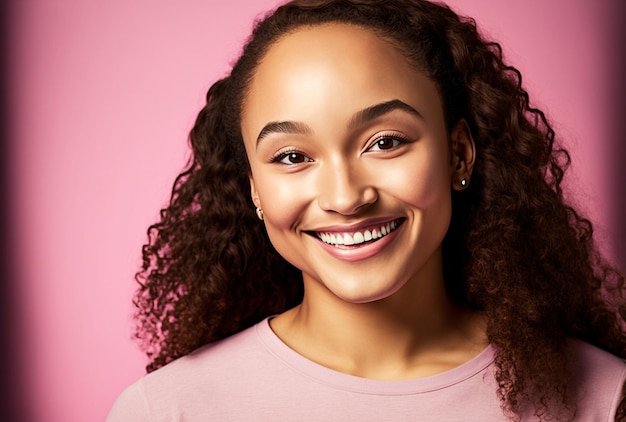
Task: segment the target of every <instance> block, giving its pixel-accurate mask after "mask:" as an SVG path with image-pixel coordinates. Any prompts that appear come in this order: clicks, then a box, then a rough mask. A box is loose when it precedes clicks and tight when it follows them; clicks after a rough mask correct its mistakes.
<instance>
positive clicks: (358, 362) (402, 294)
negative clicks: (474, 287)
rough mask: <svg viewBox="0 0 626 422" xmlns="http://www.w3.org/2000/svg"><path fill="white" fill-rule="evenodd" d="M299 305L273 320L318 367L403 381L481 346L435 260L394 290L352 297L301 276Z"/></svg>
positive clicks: (477, 325)
mask: <svg viewBox="0 0 626 422" xmlns="http://www.w3.org/2000/svg"><path fill="white" fill-rule="evenodd" d="M304 285H305V295H304V299H303V302H302V304H301V305H299V306H297V307H296V308H294V309H292V310H290V311H288V312H286V313H284V314H282V315H280V316H278V317H276V318H274V319H273V320H272V329H273V330H274V331H275V332H276V334H277V335H278V336H279V337H280V338H281V339H282V340H283V341H284V342H285V343H286V344H287V345H288V346H290V347H291V348H292V349H294V350H295V351H296V352H298V353H300V354H301V355H303V356H305V357H307V358H309V359H310V360H313V361H315V362H317V363H320V364H322V365H323V366H326V367H329V368H331V369H335V370H338V371H340V372H345V373H349V374H352V375H357V376H361V377H365V378H373V379H406V378H417V377H422V376H428V375H433V374H436V373H440V372H443V371H445V370H448V369H451V368H453V367H456V366H458V365H460V364H462V363H464V362H466V361H467V360H469V359H471V358H472V357H474V356H476V355H477V354H478V353H480V351H481V350H483V349H484V347H485V346H486V344H487V343H486V340H485V339H484V334H483V333H484V330H483V327H482V324H481V319H480V316H478V315H476V314H475V313H473V312H471V311H468V310H466V309H463V308H461V307H459V306H456V305H455V304H453V303H452V302H451V301H450V300H449V298H448V296H447V294H446V292H445V287H444V283H443V275H442V271H441V264H440V262H439V263H438V265H435V266H434V269H428V268H427V269H425V271H422V272H420V274H417V275H415V276H414V277H413V278H412V279H410V280H409V281H408V282H407V283H406V284H405V285H404V286H403V287H402V288H401V289H400V290H399V291H398V292H396V293H394V294H393V295H391V296H389V297H387V298H385V299H381V300H378V301H374V302H369V303H350V302H347V301H344V300H342V299H340V298H339V297H337V296H335V295H334V294H333V293H332V292H330V291H329V290H328V289H327V288H326V287H325V286H324V285H323V284H322V283H320V282H319V281H317V280H314V279H312V278H310V277H307V276H306V275H305V276H304Z"/></svg>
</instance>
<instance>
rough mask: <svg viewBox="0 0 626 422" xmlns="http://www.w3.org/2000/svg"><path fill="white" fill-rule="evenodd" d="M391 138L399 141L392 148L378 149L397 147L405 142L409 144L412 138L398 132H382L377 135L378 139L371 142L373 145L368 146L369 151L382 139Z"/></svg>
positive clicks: (393, 140) (381, 149)
mask: <svg viewBox="0 0 626 422" xmlns="http://www.w3.org/2000/svg"><path fill="white" fill-rule="evenodd" d="M388 140H391V141H392V142H394V143H395V142H397V144H396V145H392V146H391V147H390V148H386V149H383V148H380V149H379V150H378V151H388V150H392V149H395V148H397V147H399V146H401V145H403V144H408V143H409V142H411V140H410V139H408V138H406V137H404V136H400V135H397V134H382V135H380V136H378V137H376V139H375V140H374V142H372V143H371V145H370V146H369V147H367V151H371V150H372V148H374V147H375V146H376V145H378V144H379V143H380V142H381V141H388Z"/></svg>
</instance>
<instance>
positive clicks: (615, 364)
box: [109, 0, 626, 422]
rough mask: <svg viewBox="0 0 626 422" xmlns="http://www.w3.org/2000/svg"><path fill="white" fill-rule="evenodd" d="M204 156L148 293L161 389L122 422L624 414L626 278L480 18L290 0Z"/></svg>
mask: <svg viewBox="0 0 626 422" xmlns="http://www.w3.org/2000/svg"><path fill="white" fill-rule="evenodd" d="M191 144H192V147H193V159H192V161H191V162H190V164H189V167H188V169H187V170H186V171H185V172H183V173H182V174H181V175H180V176H179V177H178V179H177V181H176V183H175V185H174V189H173V193H172V198H171V202H170V205H169V207H168V208H167V209H165V210H163V211H162V214H161V221H160V222H158V223H157V224H155V225H153V226H151V227H150V230H149V242H148V244H147V245H145V246H144V249H143V256H144V265H143V269H142V271H141V272H140V273H139V274H138V280H139V282H140V285H141V288H140V290H139V292H138V294H137V296H136V299H135V303H136V306H137V308H138V314H137V315H138V320H139V329H138V337H139V338H140V339H141V340H143V341H144V342H145V346H146V349H147V352H148V356H149V357H150V358H151V363H150V365H149V366H148V371H149V372H150V374H148V375H147V376H146V377H144V378H142V379H141V380H139V381H138V382H137V383H135V384H134V385H132V386H131V387H129V388H128V389H127V390H126V391H125V392H124V393H123V394H122V395H121V396H120V398H119V399H118V401H117V402H116V404H115V406H114V408H113V409H112V411H111V414H110V415H109V421H111V422H113V421H129V420H132V421H140V420H146V421H148V420H149V421H178V420H185V421H206V420H298V421H301V420H348V419H350V420H360V421H367V420H376V421H378V420H446V421H451V420H458V421H460V420H489V421H492V420H548V419H551V418H552V419H558V420H581V421H596V420H598V421H599V420H602V421H607V420H620V419H621V418H623V413H622V412H623V407H624V404H623V403H624V399H623V393H622V386H623V384H624V381H625V380H626V365H625V364H624V362H623V361H622V359H620V358H624V357H625V356H626V335H625V332H624V315H625V314H626V312H624V311H625V309H624V308H625V306H624V299H623V297H624V296H623V295H624V293H625V292H624V278H623V277H622V276H621V275H620V274H619V273H618V272H617V271H616V270H615V269H613V268H612V267H610V266H609V265H608V264H606V263H605V261H604V260H603V259H602V258H601V257H600V255H599V254H598V252H597V250H596V249H595V247H594V245H593V241H592V227H591V224H590V223H589V222H588V221H587V220H585V219H583V218H582V217H580V215H579V214H578V213H577V212H576V211H575V210H574V209H573V208H572V207H571V206H569V205H568V204H567V203H566V202H565V201H564V199H563V194H562V191H561V181H562V178H563V173H564V170H565V168H566V167H567V165H568V162H569V156H568V155H567V152H566V151H564V150H563V149H560V148H558V147H556V146H555V144H554V132H553V131H552V129H551V128H550V126H549V124H548V123H547V122H546V119H545V118H544V115H543V113H542V112H541V111H539V110H536V109H534V108H532V107H530V106H529V100H528V95H527V93H526V92H525V91H524V89H523V88H522V87H521V85H520V75H519V73H518V72H517V70H516V69H514V68H512V67H509V66H507V65H506V64H505V63H503V61H502V57H501V53H500V47H499V45H497V44H495V43H490V42H487V41H485V40H483V39H482V38H481V37H480V36H479V35H478V33H477V31H476V28H475V26H474V24H473V22H472V21H471V20H468V19H463V18H459V17H458V16H457V15H455V14H454V13H453V12H451V11H450V10H449V9H448V8H446V7H444V6H440V5H435V4H432V3H429V2H427V1H424V0H384V1H381V0H296V1H293V2H291V3H288V4H286V5H284V6H282V7H280V8H278V9H277V10H276V11H275V12H274V13H273V14H271V15H269V16H268V17H267V18H266V19H265V20H263V21H262V22H260V23H259V24H258V25H257V27H256V29H255V30H254V32H253V34H252V37H251V39H250V41H249V42H248V44H247V45H246V47H245V48H244V51H243V54H242V55H241V57H240V58H239V60H238V61H237V62H236V64H235V65H234V67H233V69H232V72H231V74H230V75H229V76H228V77H226V78H224V79H222V80H220V81H218V82H216V83H215V84H214V85H213V86H212V87H211V89H210V90H209V92H208V95H207V104H206V106H205V107H204V109H203V110H202V111H201V112H200V115H199V116H198V119H197V121H196V124H195V126H194V128H193V130H192V133H191ZM174 360H175V361H174ZM172 361H174V362H172ZM620 402H621V403H622V404H620Z"/></svg>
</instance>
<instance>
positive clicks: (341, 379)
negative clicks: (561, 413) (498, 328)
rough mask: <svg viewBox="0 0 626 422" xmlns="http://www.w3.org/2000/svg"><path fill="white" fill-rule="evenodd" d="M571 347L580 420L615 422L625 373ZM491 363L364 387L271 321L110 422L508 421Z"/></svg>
mask: <svg viewBox="0 0 626 422" xmlns="http://www.w3.org/2000/svg"><path fill="white" fill-rule="evenodd" d="M572 347H573V348H575V350H577V352H578V353H580V360H579V361H580V364H579V366H578V367H577V368H575V369H576V385H577V386H578V397H579V400H578V408H577V413H576V420H577V421H585V422H589V421H612V420H613V419H614V415H615V410H616V407H617V405H618V402H619V399H620V394H621V388H622V384H623V382H624V380H625V379H626V364H625V363H624V362H623V361H622V360H620V359H618V358H616V357H615V356H613V355H611V354H609V353H606V352H604V351H602V350H600V349H598V348H596V347H593V346H591V345H589V344H586V343H583V342H580V341H574V342H572ZM493 360H494V350H493V348H492V347H487V348H486V349H485V350H484V351H483V352H482V353H480V354H479V355H478V356H476V357H475V358H474V359H472V360H470V361H469V362H466V363H465V364H463V365H461V366H459V367H457V368H454V369H452V370H450V371H446V372H443V373H441V374H437V375H434V376H430V377H425V378H419V379H414V380H406V381H378V380H371V379H365V378H359V377H355V376H351V375H347V374H344V373H340V372H337V371H334V370H331V369H328V368H326V367H323V366H321V365H318V364H316V363H314V362H312V361H310V360H308V359H306V358H304V357H302V356H301V355H299V354H297V353H296V352H294V351H293V350H292V349H290V348H289V347H288V346H287V345H285V344H284V343H283V342H282V341H281V340H280V339H279V338H278V337H277V336H276V335H275V334H274V332H273V331H272V330H271V328H270V326H269V322H268V319H266V320H264V321H262V322H260V323H259V324H257V325H255V326H253V327H251V328H249V329H247V330H245V331H243V332H241V333H239V334H236V335H234V336H232V337H229V338H227V339H224V340H222V341H219V342H216V343H213V344H209V345H207V346H204V347H202V348H200V349H198V350H196V351H195V352H193V353H191V354H189V355H187V356H185V357H182V358H180V359H178V360H176V361H174V362H172V363H170V364H169V365H166V366H165V367H163V368H160V369H159V370H157V371H154V372H152V373H150V374H148V375H146V376H145V377H143V378H141V379H140V380H139V381H137V382H136V383H134V384H132V385H131V386H130V387H128V388H127V389H126V390H125V391H124V392H123V393H122V394H121V395H120V397H119V398H118V399H117V401H116V402H115V404H114V406H113V408H112V409H111V412H110V414H109V416H108V418H107V422H121V421H124V422H128V421H151V422H161V421H185V422H195V421H198V422H200V421H202V422H206V421H235V420H236V421H391V420H393V421H409V420H410V421H415V420H421V421H505V420H508V419H507V418H506V417H505V415H504V414H503V413H502V410H501V409H500V401H499V400H498V398H497V396H496V382H495V380H494V379H493V371H494V370H495V366H494V364H493ZM523 420H535V419H534V418H531V417H527V416H525V417H524V418H523Z"/></svg>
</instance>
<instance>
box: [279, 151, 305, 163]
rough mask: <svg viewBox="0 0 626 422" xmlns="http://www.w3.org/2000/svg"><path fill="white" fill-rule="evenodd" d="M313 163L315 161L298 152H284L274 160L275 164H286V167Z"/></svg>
mask: <svg viewBox="0 0 626 422" xmlns="http://www.w3.org/2000/svg"><path fill="white" fill-rule="evenodd" d="M311 161H313V160H311V159H310V158H309V157H307V156H306V155H304V154H302V153H300V152H297V151H289V152H283V153H280V154H278V155H276V156H275V157H274V158H272V162H273V163H279V164H286V165H294V164H302V163H309V162H311Z"/></svg>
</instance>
